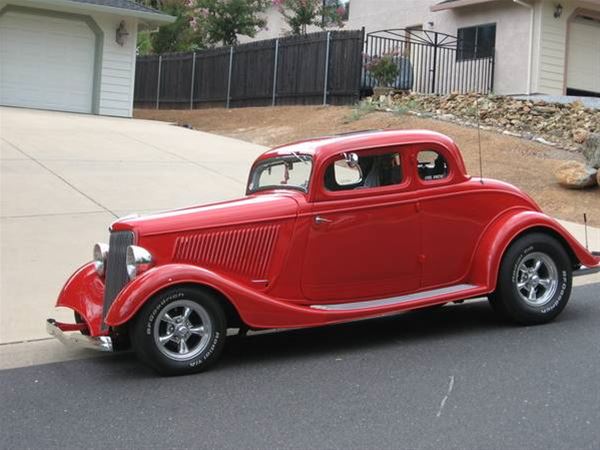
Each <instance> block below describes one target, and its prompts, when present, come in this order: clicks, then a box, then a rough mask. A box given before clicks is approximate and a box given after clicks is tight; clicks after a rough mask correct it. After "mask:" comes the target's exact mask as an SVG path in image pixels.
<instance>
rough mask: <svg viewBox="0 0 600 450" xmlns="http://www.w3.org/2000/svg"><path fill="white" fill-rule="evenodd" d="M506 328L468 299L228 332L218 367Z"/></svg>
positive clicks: (481, 303) (483, 304)
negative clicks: (353, 318)
mask: <svg viewBox="0 0 600 450" xmlns="http://www.w3.org/2000/svg"><path fill="white" fill-rule="evenodd" d="M508 328H511V325H509V324H507V323H506V322H503V321H502V320H501V319H500V318H499V317H498V316H497V315H496V314H495V313H494V312H493V311H492V309H491V308H490V306H489V305H488V303H487V301H483V300H481V301H471V302H466V303H464V304H461V305H454V304H453V305H447V306H444V307H443V308H438V309H433V310H429V309H425V310H416V311H410V312H407V313H403V314H399V315H394V316H387V317H379V318H374V319H368V320H362V321H358V322H350V323H344V324H338V325H328V326H323V327H317V328H305V329H298V330H282V331H276V332H268V333H264V334H250V335H248V336H246V337H239V336H231V337H229V338H228V340H227V344H226V346H225V350H224V352H223V355H222V357H221V361H220V363H219V364H218V369H219V370H222V369H227V368H229V367H233V366H240V365H245V364H263V363H265V362H267V361H273V360H281V361H283V360H286V359H290V358H292V359H298V358H310V357H315V356H320V355H323V354H328V353H331V354H336V353H339V352H344V353H345V354H348V353H352V352H354V351H369V350H376V349H383V348H385V347H386V346H398V345H399V344H400V345H402V344H411V343H414V342H421V341H423V342H424V341H433V340H438V339H440V338H444V339H446V338H450V337H452V336H454V335H461V336H465V335H468V334H481V333H484V332H486V333H488V332H490V330H491V329H497V330H502V329H504V330H506V329H508ZM215 369H217V368H215Z"/></svg>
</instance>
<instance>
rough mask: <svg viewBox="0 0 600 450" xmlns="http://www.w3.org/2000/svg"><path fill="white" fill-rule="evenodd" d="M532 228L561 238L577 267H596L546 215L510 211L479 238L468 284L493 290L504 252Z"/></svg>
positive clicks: (588, 253) (579, 247) (583, 251)
mask: <svg viewBox="0 0 600 450" xmlns="http://www.w3.org/2000/svg"><path fill="white" fill-rule="evenodd" d="M533 229H540V230H546V231H549V232H550V233H552V234H553V235H556V236H558V237H560V238H562V240H563V243H564V244H566V245H567V246H568V249H566V250H569V249H570V250H571V253H572V254H573V255H575V257H576V258H577V260H578V261H579V262H580V263H581V264H583V265H585V266H587V267H597V266H599V265H600V261H599V260H598V259H596V258H595V257H594V256H593V255H592V254H591V253H590V252H588V251H587V250H586V249H585V247H583V246H582V245H581V244H580V243H579V241H577V239H575V238H574V237H573V236H572V235H571V234H570V233H569V232H568V231H567V230H566V229H565V228H564V227H563V226H562V225H560V224H559V223H558V222H557V221H556V220H554V219H553V218H551V217H550V216H548V215H546V214H544V213H541V212H537V211H530V210H521V209H519V210H511V211H508V212H506V213H504V214H502V215H501V216H500V217H498V218H496V219H495V220H494V222H493V223H492V224H491V225H490V226H488V228H487V229H486V231H485V232H484V235H483V236H482V238H481V239H480V241H479V244H478V246H477V250H476V253H475V256H474V258H473V264H472V266H471V274H470V276H469V278H470V279H471V280H472V282H473V283H474V284H476V285H480V286H487V287H488V291H490V292H492V291H494V290H495V289H496V281H497V279H498V271H499V269H500V263H501V262H502V256H503V255H504V252H505V251H506V249H507V248H508V246H509V245H510V244H511V242H512V241H513V240H514V239H515V238H516V237H517V236H519V235H520V234H522V233H524V232H526V231H528V230H533Z"/></svg>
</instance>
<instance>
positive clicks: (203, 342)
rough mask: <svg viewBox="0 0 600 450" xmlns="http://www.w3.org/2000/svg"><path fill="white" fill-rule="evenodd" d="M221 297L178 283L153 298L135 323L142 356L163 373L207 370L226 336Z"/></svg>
mask: <svg viewBox="0 0 600 450" xmlns="http://www.w3.org/2000/svg"><path fill="white" fill-rule="evenodd" d="M226 330H227V326H226V321H225V314H224V313H223V309H222V308H221V306H220V304H219V301H218V300H217V299H216V298H214V296H213V295H212V294H210V293H208V292H206V291H203V290H201V289H195V288H190V287H175V288H171V289H168V290H166V291H164V292H162V293H160V294H158V295H156V296H154V297H153V298H151V299H150V300H149V301H148V302H147V303H146V305H144V307H143V308H142V309H141V311H140V312H139V314H138V316H137V318H136V320H135V322H134V324H133V333H132V338H133V346H134V349H135V351H136V354H137V355H138V357H139V359H140V360H141V361H142V362H144V363H146V364H147V365H149V366H151V367H152V368H154V369H155V370H156V371H158V372H159V373H160V374H162V375H184V374H189V373H195V372H201V371H203V370H206V369H207V368H208V367H209V366H210V365H211V364H213V363H214V362H215V361H216V360H217V359H218V357H219V354H220V353H221V350H222V349H223V345H224V343H225V337H226Z"/></svg>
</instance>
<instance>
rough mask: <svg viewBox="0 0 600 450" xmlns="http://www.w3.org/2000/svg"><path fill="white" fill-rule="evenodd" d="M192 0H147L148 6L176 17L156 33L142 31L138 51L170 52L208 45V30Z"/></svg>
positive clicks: (195, 48) (144, 52)
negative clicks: (198, 15) (199, 17)
mask: <svg viewBox="0 0 600 450" xmlns="http://www.w3.org/2000/svg"><path fill="white" fill-rule="evenodd" d="M193 3H194V2H193V1H191V0H147V1H146V4H147V5H148V6H152V7H157V8H159V9H160V10H161V11H162V12H164V13H166V14H170V15H172V16H175V17H176V20H175V22H173V23H170V24H168V25H163V26H162V27H160V28H159V29H158V31H157V32H155V33H150V34H149V35H148V34H147V33H140V34H139V37H138V53H139V54H146V53H168V52H185V51H193V50H198V49H201V48H204V47H206V31H205V28H204V27H203V26H202V25H203V24H202V21H201V20H199V19H198V17H196V16H197V11H195V10H194V9H193Z"/></svg>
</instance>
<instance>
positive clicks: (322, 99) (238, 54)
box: [134, 30, 364, 109]
mask: <svg viewBox="0 0 600 450" xmlns="http://www.w3.org/2000/svg"><path fill="white" fill-rule="evenodd" d="M363 39H364V32H363V31H361V30H353V31H329V32H320V33H312V34H308V35H305V36H294V37H286V38H280V39H271V40H265V41H257V42H251V43H248V44H242V45H238V46H235V47H222V48H215V49H208V50H202V51H198V52H194V53H171V54H164V55H151V56H139V57H138V58H137V66H136V74H135V93H134V102H135V106H136V107H152V108H190V109H192V108H201V107H209V106H211V107H212V106H226V107H228V108H229V107H239V106H266V105H297V104H334V105H340V104H350V103H353V102H355V101H356V100H358V97H359V93H360V87H361V67H362V49H363Z"/></svg>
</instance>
